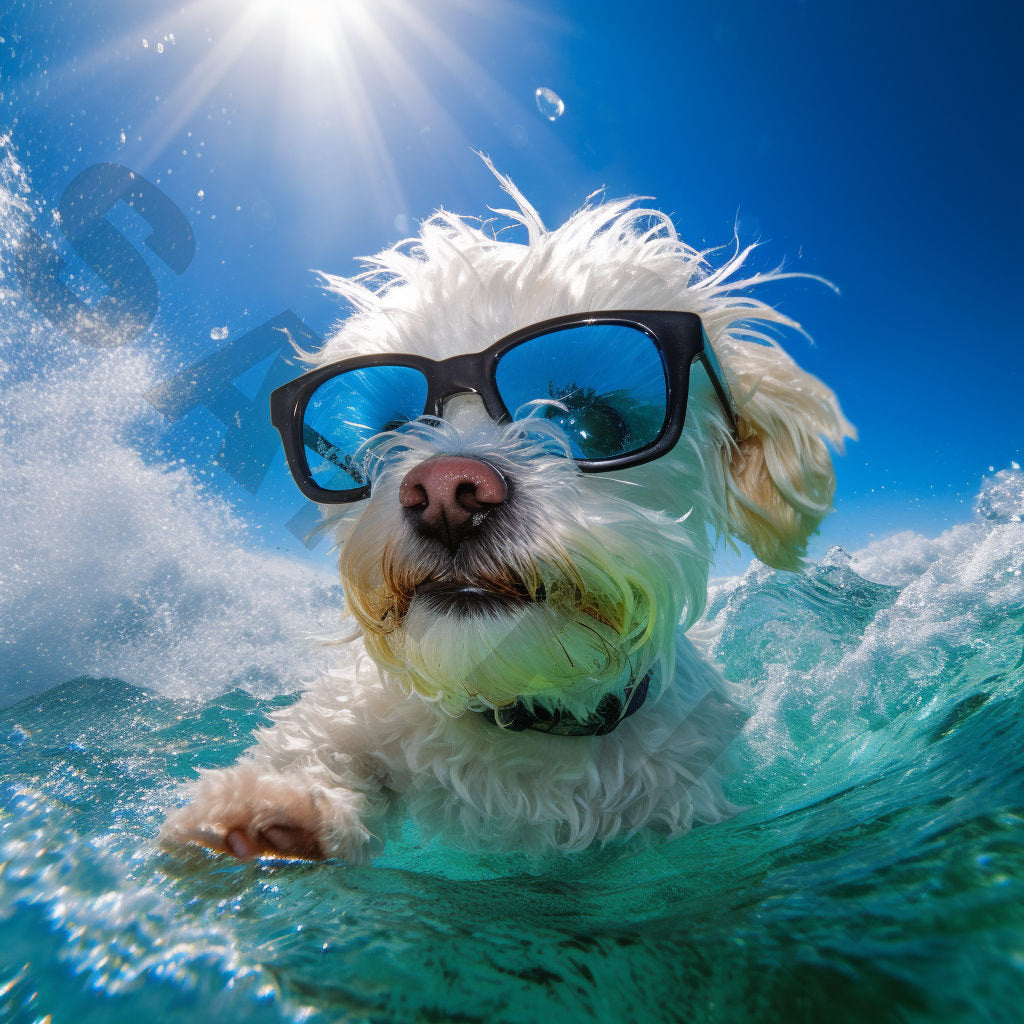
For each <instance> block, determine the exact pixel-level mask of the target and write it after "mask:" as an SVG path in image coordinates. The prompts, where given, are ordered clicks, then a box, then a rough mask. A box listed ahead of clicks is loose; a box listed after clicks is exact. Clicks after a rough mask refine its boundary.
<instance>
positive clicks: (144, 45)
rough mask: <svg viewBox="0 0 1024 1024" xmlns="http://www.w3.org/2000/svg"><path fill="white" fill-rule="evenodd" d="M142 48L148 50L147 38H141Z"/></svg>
mask: <svg viewBox="0 0 1024 1024" xmlns="http://www.w3.org/2000/svg"><path fill="white" fill-rule="evenodd" d="M142 48H143V49H144V50H148V49H149V40H148V39H143V40H142Z"/></svg>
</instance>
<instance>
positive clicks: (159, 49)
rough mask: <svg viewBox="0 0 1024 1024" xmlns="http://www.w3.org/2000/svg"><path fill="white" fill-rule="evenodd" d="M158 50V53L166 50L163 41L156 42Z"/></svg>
mask: <svg viewBox="0 0 1024 1024" xmlns="http://www.w3.org/2000/svg"><path fill="white" fill-rule="evenodd" d="M156 52H157V53H163V52H164V44H163V43H157V44H156Z"/></svg>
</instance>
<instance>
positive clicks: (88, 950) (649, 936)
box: [0, 467, 1024, 1024]
mask: <svg viewBox="0 0 1024 1024" xmlns="http://www.w3.org/2000/svg"><path fill="white" fill-rule="evenodd" d="M1022 512H1024V474H1022V473H1021V472H1020V471H1019V469H1017V468H1016V467H1015V468H1013V469H1009V470H1004V471H1002V472H1000V473H998V474H995V475H994V476H992V477H991V478H989V479H987V480H986V481H985V482H984V484H983V487H982V490H981V493H980V495H979V497H978V500H977V504H976V508H975V511H974V515H973V518H972V519H971V520H970V521H967V522H964V523H962V524H960V525H959V526H956V527H955V528H953V529H951V530H949V531H947V532H946V533H944V534H943V535H942V536H941V537H938V538H926V537H921V536H918V535H915V534H909V533H908V534H903V535H900V536H899V537H897V538H894V539H893V540H890V541H886V542H881V543H878V544H875V545H872V546H871V547H869V548H867V549H865V550H863V551H860V552H857V553H854V554H853V555H852V556H850V555H846V554H845V553H843V552H842V551H840V550H838V549H833V550H832V551H831V552H829V554H828V556H826V558H825V559H823V561H822V562H821V563H820V564H815V565H813V566H811V567H810V569H809V570H808V572H807V573H806V575H804V576H793V575H787V574H782V573H776V572H773V571H770V570H767V569H765V568H763V567H760V566H756V567H753V568H751V569H750V570H749V571H748V572H747V574H746V575H745V576H744V577H743V578H742V579H733V580H727V581H720V582H718V583H716V584H715V585H714V587H713V589H712V595H711V601H710V605H709V609H708V612H707V615H706V616H705V619H704V621H703V622H702V624H701V625H700V627H699V628H698V631H697V638H698V640H699V642H701V643H702V644H703V645H704V646H706V647H707V649H708V651H709V654H710V655H711V656H712V657H714V658H715V660H717V661H718V662H719V663H720V664H721V665H722V666H723V668H724V669H725V671H726V673H727V675H729V677H730V678H732V679H734V680H736V681H737V682H740V683H743V684H745V685H746V686H747V687H748V689H749V693H750V706H751V710H752V712H753V714H752V718H751V720H750V722H749V723H748V725H747V727H746V729H745V731H744V733H743V734H742V735H741V737H740V738H739V740H737V742H736V743H735V744H734V745H733V748H732V751H731V755H732V759H733V761H734V772H733V774H732V776H731V782H730V787H731V790H730V792H731V795H732V796H733V798H734V799H736V800H738V801H740V802H743V803H746V804H749V805H751V806H750V809H749V810H747V811H745V812H744V813H742V814H741V815H739V816H738V817H737V818H735V819H734V820H732V821H730V822H728V823H726V824H724V825H720V826H715V827H709V828H703V829H699V830H697V831H696V832H694V833H692V834H691V835H689V836H687V837H684V838H683V839H680V840H677V841H676V842H673V843H669V844H661V845H655V846H651V847H641V846H636V845H633V846H625V847H616V848H611V849H607V850H604V851H601V852H597V853H594V854H588V855H586V856H584V857H579V858H571V859H564V860H560V861H555V862H552V863H550V864H546V865H541V866H540V867H539V868H538V866H536V865H534V866H531V865H529V864H527V863H525V862H523V861H520V860H518V859H517V858H516V857H508V858H495V857H478V856H472V857H471V856H468V855H461V854H457V853H453V852H452V851H447V850H444V849H443V848H441V847H437V846H431V847H428V848H420V847H419V846H418V845H417V843H416V839H415V836H412V835H409V836H408V837H407V840H408V841H407V842H405V843H402V844H397V845H395V846H393V847H391V848H389V850H388V851H387V853H386V856H384V857H383V858H382V859H381V860H380V861H379V863H378V864H377V865H376V866H374V867H372V868H358V869H353V868H348V867H345V866H342V865H337V864H329V865H300V864H283V863H271V862H260V863H254V864H238V863H233V862H228V861H226V860H222V859H217V858H214V857H212V856H209V855H207V854H205V853H202V852H198V851H197V852H194V853H190V854H188V855H185V856H170V855H168V854H166V853H164V852H162V851H160V850H158V849H157V848H156V847H155V845H154V842H153V836H154V834H155V832H156V830H157V828H158V825H159V822H160V820H161V818H162V815H163V812H164V809H165V808H166V807H167V806H169V805H171V804H172V803H173V802H174V800H175V799H176V794H177V788H178V786H179V784H180V783H181V782H182V780H185V779H187V778H189V777H191V775H192V773H193V770H194V769H195V768H196V767H198V766H215V765H221V764H225V763H227V762H229V761H231V760H232V759H233V758H234V757H235V756H236V755H237V754H238V752H239V751H240V750H242V749H243V748H244V747H245V746H246V745H247V743H248V737H249V734H250V732H251V730H252V729H253V728H254V727H255V726H257V725H259V724H260V723H262V722H263V721H264V720H265V716H266V715H267V713H268V712H269V711H270V710H272V708H273V707H275V706H279V705H280V704H281V703H282V702H287V701H289V700H291V699H293V698H292V697H291V696H287V695H277V696H274V695H272V693H271V692H270V690H272V687H271V688H269V689H268V688H267V686H266V685H265V686H264V687H263V690H260V691H259V692H260V693H261V695H260V696H253V695H252V694H251V693H250V692H248V691H247V690H246V689H245V688H241V687H238V688H233V689H226V691H225V689H224V688H222V690H221V692H219V693H218V694H216V695H210V694H203V695H198V696H192V697H191V698H189V699H172V698H170V697H168V696H166V695H161V694H160V693H158V692H156V691H154V690H148V689H145V688H143V687H141V686H139V685H134V684H132V683H128V682H123V681H120V680H118V679H112V678H106V679H99V678H89V677H82V678H75V679H72V680H71V681H69V682H66V683H64V684H63V685H59V686H57V687H55V688H52V689H49V690H47V691H46V692H44V693H42V694H39V695H36V696H32V697H29V698H28V699H25V700H22V701H21V702H20V703H17V704H14V705H13V706H10V707H8V708H7V709H6V710H4V711H2V712H0V739H2V743H3V745H2V748H0V751H2V752H0V758H2V762H0V763H2V775H3V780H4V781H3V803H2V808H3V810H2V817H0V856H2V861H3V871H2V873H0V917H2V921H3V943H2V945H0V957H2V965H3V976H2V979H0V1017H2V1018H3V1019H4V1020H10V1021H16V1022H22V1021H25V1022H28V1021H36V1020H40V1019H43V1018H45V1017H46V1015H48V1014H50V1015H52V1020H53V1021H54V1022H61V1021H76V1022H77V1021H104V1022H108V1021H111V1022H116V1021H122V1020H133V1021H137V1020H138V1019H140V1018H141V1017H142V1016H143V1015H147V1016H148V1017H149V1019H151V1020H154V1021H160V1022H164V1021H168V1022H171V1021H179V1020H181V1021H190V1022H193V1024H194V1022H198V1021H207V1020H209V1021H215V1020H216V1021H220V1020H224V1019H226V1018H235V1019H241V1020H244V1021H268V1022H269V1021H317V1022H319V1021H374V1022H384V1021H395V1022H406V1021H537V1020H554V1019H558V1020H562V1021H566V1022H568V1021H623V1020H639V1019H645V1020H651V1021H680V1020H686V1021H729V1022H732V1021H747V1020H750V1021H756V1020H774V1019H783V1020H787V1021H789V1020H798V1021H799V1020H807V1021H818V1020H829V1021H830V1022H836V1021H872V1022H881V1021H944V1022H945V1021H976V1020H991V1021H1015V1020H1018V1019H1019V1012H1020V1010H1019V1007H1020V1005H1021V1000H1022V998H1024V898H1022V897H1024V761H1022V758H1021V751H1022V750H1024V720H1022V716H1021V710H1022V706H1024V704H1022V697H1021V690H1022V685H1021V684H1022V682H1024V654H1022V647H1024V576H1022V571H1024V524H1022V523H1021V514H1022ZM217 670H218V671H222V670H223V669H222V666H217ZM211 671H212V669H211ZM242 682H246V685H248V687H249V689H253V688H254V687H253V685H252V680H251V678H250V679H248V680H247V681H246V680H239V683H242ZM257 689H258V688H257Z"/></svg>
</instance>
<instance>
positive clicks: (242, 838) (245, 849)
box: [224, 828, 256, 860]
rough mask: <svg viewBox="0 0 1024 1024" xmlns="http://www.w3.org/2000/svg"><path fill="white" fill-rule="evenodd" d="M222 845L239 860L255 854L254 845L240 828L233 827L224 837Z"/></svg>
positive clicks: (247, 858)
mask: <svg viewBox="0 0 1024 1024" xmlns="http://www.w3.org/2000/svg"><path fill="white" fill-rule="evenodd" d="M224 845H225V846H226V847H227V852H228V853H230V854H233V855H234V856H235V857H237V858H238V859H239V860H249V859H250V858H252V857H254V856H255V855H256V846H255V845H254V843H253V842H252V840H251V839H250V838H249V837H248V836H247V835H246V834H245V833H244V832H243V831H242V830H241V829H238V828H236V829H233V830H232V831H231V832H229V833H228V834H227V835H226V836H225V837H224Z"/></svg>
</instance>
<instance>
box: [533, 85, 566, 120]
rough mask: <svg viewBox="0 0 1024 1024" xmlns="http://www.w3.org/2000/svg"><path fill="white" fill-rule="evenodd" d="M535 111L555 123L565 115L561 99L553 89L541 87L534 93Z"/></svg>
mask: <svg viewBox="0 0 1024 1024" xmlns="http://www.w3.org/2000/svg"><path fill="white" fill-rule="evenodd" d="M534 98H535V99H536V100H537V109H538V110H539V111H540V112H541V113H542V114H543V115H544V116H545V117H546V118H547V119H548V120H549V121H557V120H558V119H559V118H560V117H561V116H562V114H564V113H565V103H564V102H563V100H562V97H561V96H559V95H558V93H557V92H555V91H554V90H553V89H549V88H547V86H543V85H542V86H541V87H540V88H539V89H538V90H537V91H536V92H535V93H534Z"/></svg>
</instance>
